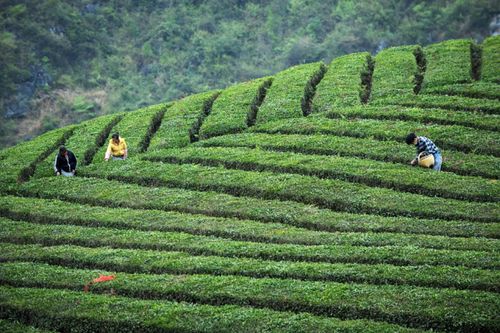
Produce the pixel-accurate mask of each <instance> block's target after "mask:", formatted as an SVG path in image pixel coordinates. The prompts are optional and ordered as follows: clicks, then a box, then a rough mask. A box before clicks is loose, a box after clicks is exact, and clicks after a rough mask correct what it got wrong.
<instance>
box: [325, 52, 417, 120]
mask: <svg viewBox="0 0 500 333" xmlns="http://www.w3.org/2000/svg"><path fill="white" fill-rule="evenodd" d="M415 49H416V46H400V47H391V48H388V49H385V50H383V51H381V52H380V53H378V54H377V56H376V57H375V69H374V71H373V78H372V80H373V83H372V89H371V97H370V99H371V100H376V99H379V98H384V97H387V96H392V95H397V96H405V95H413V89H414V87H415V75H417V74H418V67H417V62H416V60H415V55H414V52H415ZM335 110H336V109H335ZM335 110H332V111H335Z"/></svg>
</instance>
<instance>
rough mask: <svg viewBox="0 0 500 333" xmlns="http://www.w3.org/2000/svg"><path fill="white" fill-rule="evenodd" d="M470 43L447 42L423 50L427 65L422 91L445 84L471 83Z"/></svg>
mask: <svg viewBox="0 0 500 333" xmlns="http://www.w3.org/2000/svg"><path fill="white" fill-rule="evenodd" d="M470 52H471V41H470V40H465V39H459V40H448V41H444V42H441V43H437V44H431V45H429V46H426V47H425V48H424V55H425V60H426V63H427V66H426V70H425V75H424V81H423V91H422V92H425V91H426V90H427V89H428V88H431V87H436V86H440V85H445V84H454V83H466V82H471V81H472V78H471V72H472V67H471V56H470Z"/></svg>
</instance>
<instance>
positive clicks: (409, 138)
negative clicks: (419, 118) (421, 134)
mask: <svg viewBox="0 0 500 333" xmlns="http://www.w3.org/2000/svg"><path fill="white" fill-rule="evenodd" d="M406 143H407V144H409V145H415V144H417V135H416V134H415V133H410V134H408V135H407V136H406Z"/></svg>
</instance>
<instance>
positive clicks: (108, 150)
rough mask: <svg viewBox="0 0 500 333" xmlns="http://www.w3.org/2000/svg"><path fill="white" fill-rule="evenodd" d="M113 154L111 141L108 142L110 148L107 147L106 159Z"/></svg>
mask: <svg viewBox="0 0 500 333" xmlns="http://www.w3.org/2000/svg"><path fill="white" fill-rule="evenodd" d="M110 156H111V142H109V144H108V149H106V154H105V155H104V159H105V160H106V161H107V160H109V157H110Z"/></svg>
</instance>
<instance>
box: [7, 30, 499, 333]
mask: <svg viewBox="0 0 500 333" xmlns="http://www.w3.org/2000/svg"><path fill="white" fill-rule="evenodd" d="M499 128H500V37H492V38H489V39H487V40H485V41H484V42H483V43H482V44H481V45H475V44H473V43H472V42H471V41H469V40H451V41H445V42H442V43H438V44H433V45H430V46H427V47H425V48H422V47H420V46H417V45H415V46H403V47H395V48H390V49H386V50H384V51H382V52H380V53H379V54H377V55H376V56H372V55H370V54H368V53H357V54H351V55H347V56H343V57H340V58H337V59H334V60H333V61H332V62H331V63H330V64H328V65H327V64H323V63H312V64H305V65H300V66H296V67H292V68H289V69H287V70H285V71H283V72H280V73H277V74H276V75H274V76H273V77H266V78H262V79H257V80H254V81H251V82H246V83H242V84H237V85H235V86H232V87H229V88H227V89H224V90H222V91H210V92H206V93H202V94H197V95H193V96H188V97H186V98H184V99H182V100H178V101H173V102H169V103H164V104H160V105H155V106H151V107H147V108H144V109H140V110H137V111H134V112H129V113H119V114H114V115H110V116H105V117H100V118H96V119H92V120H90V121H87V122H84V123H81V124H78V125H74V126H70V127H66V128H61V129H58V130H55V131H51V132H48V133H46V134H44V135H41V136H40V137H37V138H35V139H33V140H31V141H28V142H24V143H22V144H19V145H17V146H15V147H12V148H9V149H6V150H4V151H0V170H1V171H0V186H1V192H0V194H1V196H0V331H3V332H9V331H12V332H17V331H19V332H47V331H63V332H69V331H71V332H122V331H127V332H138V331H151V332H277V331H284V332H336V331H342V332H421V331H437V332H440V331H462V332H493V331H499V330H500V316H499V314H500V297H499V292H500V271H499V268H500V251H499V250H500V240H499V238H500V218H499V217H500V205H499V201H500V186H499V183H498V179H499V178H500V135H499ZM116 131H119V132H120V134H121V136H122V137H124V138H125V139H126V140H127V143H128V147H129V148H128V150H129V157H130V158H129V159H127V160H126V161H113V162H111V161H110V162H105V161H104V152H105V149H106V146H107V142H108V140H109V138H110V135H111V133H114V132H116ZM412 131H415V132H416V133H417V135H424V136H428V137H430V138H431V139H432V140H434V142H435V143H436V144H437V145H438V146H439V147H440V148H441V149H442V152H443V156H444V163H443V172H434V171H432V170H429V169H423V168H416V167H412V166H410V165H409V161H410V160H411V159H412V158H413V157H414V154H415V152H414V147H411V146H408V145H406V144H405V143H404V138H405V136H406V134H408V133H409V132H412ZM61 144H65V145H66V146H67V147H68V148H69V149H70V150H72V151H73V152H74V153H75V154H76V156H77V157H78V159H79V167H78V175H77V177H72V178H65V177H55V176H54V175H53V170H52V163H53V160H54V158H55V155H56V152H57V147H58V146H59V145H61ZM100 275H113V276H114V279H113V280H110V281H106V282H96V283H90V282H91V281H93V279H95V278H98V277H99V276H100ZM85 286H86V289H87V290H86V291H84V287H85Z"/></svg>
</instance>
